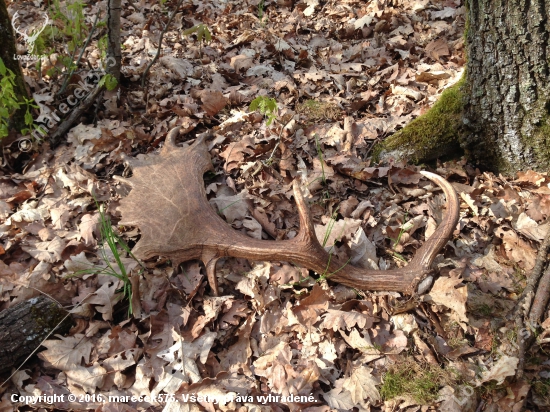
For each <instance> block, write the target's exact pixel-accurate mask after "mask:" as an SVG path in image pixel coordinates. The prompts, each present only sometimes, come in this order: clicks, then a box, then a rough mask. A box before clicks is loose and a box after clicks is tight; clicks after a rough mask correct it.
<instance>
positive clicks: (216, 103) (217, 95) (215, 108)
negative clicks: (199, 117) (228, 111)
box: [200, 90, 229, 116]
mask: <svg viewBox="0 0 550 412" xmlns="http://www.w3.org/2000/svg"><path fill="white" fill-rule="evenodd" d="M200 96H201V101H202V109H203V110H204V111H205V112H206V113H207V114H208V116H215V115H217V114H218V112H219V111H220V110H222V109H223V108H224V107H225V106H226V105H227V103H229V101H228V100H227V99H226V98H225V97H223V94H222V93H221V92H220V91H217V90H216V91H214V90H204V91H203V92H201V94H200Z"/></svg>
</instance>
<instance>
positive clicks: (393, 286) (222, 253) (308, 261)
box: [120, 128, 459, 295]
mask: <svg viewBox="0 0 550 412" xmlns="http://www.w3.org/2000/svg"><path fill="white" fill-rule="evenodd" d="M178 133H179V128H175V129H172V130H171V131H170V132H169V133H168V136H167V137H166V143H165V146H164V147H163V149H162V151H161V153H160V155H159V156H149V158H148V159H147V160H145V161H144V160H141V161H139V160H138V161H136V164H135V165H134V175H133V177H132V178H131V179H130V180H129V182H130V184H131V186H132V191H131V192H130V194H129V195H128V196H127V197H126V198H125V199H123V200H122V202H121V207H120V210H121V212H122V220H121V221H120V224H123V225H130V226H138V227H139V228H140V230H141V239H140V241H139V242H138V243H137V244H136V246H135V247H134V249H133V253H134V254H135V256H136V257H138V258H141V259H148V258H151V257H153V256H164V257H167V258H170V259H171V260H172V261H174V263H175V264H176V265H177V264H179V263H181V262H184V261H187V260H193V259H200V260H202V261H203V262H204V264H205V267H206V273H207V276H208V282H209V283H210V286H211V287H212V290H213V292H214V294H216V295H217V293H218V285H217V278H216V274H215V267H216V262H217V260H218V259H219V258H222V257H226V256H232V257H238V258H245V259H249V260H255V261H287V262H293V263H295V264H297V265H300V266H303V267H306V268H308V269H311V270H314V271H315V272H317V273H320V274H332V275H331V276H330V279H331V280H333V281H335V282H339V283H342V284H344V285H348V286H351V287H355V288H360V289H365V290H387V291H401V292H412V291H413V290H414V288H415V286H416V284H417V283H418V282H419V281H420V280H422V279H423V278H424V277H425V276H426V275H427V274H428V273H429V272H430V270H431V264H432V262H433V260H434V258H435V256H436V255H437V253H438V252H439V250H440V249H441V248H442V247H443V246H444V245H445V244H446V243H447V241H448V239H449V238H450V237H451V235H452V232H453V230H454V228H455V226H456V224H457V222H458V217H459V202H458V197H457V195H456V192H455V191H454V189H453V188H452V186H451V184H450V183H449V182H447V181H446V180H445V179H443V178H441V177H440V176H438V175H435V174H433V173H429V172H420V173H422V174H423V175H424V176H426V177H427V178H428V179H430V180H432V181H433V182H435V183H436V184H437V185H438V186H440V187H441V188H442V189H443V192H444V193H445V197H446V209H447V212H446V214H445V217H444V218H443V222H442V223H441V225H440V226H439V227H438V228H437V229H436V230H435V232H434V233H433V234H432V236H431V237H430V238H429V239H428V240H426V241H425V242H424V244H423V245H422V247H421V248H420V249H418V251H417V252H416V254H415V256H414V258H413V259H412V260H411V261H410V262H409V264H408V265H407V266H406V267H404V268H401V269H392V270H365V269H360V268H356V267H354V266H352V265H351V264H345V262H340V261H338V260H337V259H336V258H334V257H333V256H332V257H331V256H330V255H329V254H328V253H327V252H326V251H325V249H324V248H323V247H322V246H321V245H320V244H319V241H318V240H317V237H316V236H315V231H314V229H313V224H312V221H311V218H310V215H309V209H308V206H307V205H306V202H305V200H304V197H303V195H302V192H301V190H300V188H299V186H298V184H297V183H296V182H294V185H293V188H294V197H295V199H296V204H297V206H298V213H299V215H300V231H299V233H298V235H297V236H296V237H295V238H293V239H290V240H281V241H270V240H258V239H254V238H251V237H248V236H246V235H244V234H242V233H240V232H237V231H235V230H233V229H232V228H231V227H230V226H229V225H228V224H227V223H226V222H225V221H224V220H223V219H222V218H221V217H220V216H219V215H218V214H216V212H215V211H214V210H213V208H212V207H211V206H210V204H209V203H208V200H207V198H206V192H205V189H204V184H203V174H204V173H205V172H207V171H209V170H212V169H213V167H212V161H211V159H210V154H209V153H208V150H207V148H206V144H205V141H204V140H205V139H204V136H202V137H199V138H197V140H196V141H195V143H193V144H192V145H190V146H187V147H177V146H176V145H175V138H176V136H177V135H178Z"/></svg>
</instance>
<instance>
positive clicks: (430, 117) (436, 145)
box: [373, 76, 465, 163]
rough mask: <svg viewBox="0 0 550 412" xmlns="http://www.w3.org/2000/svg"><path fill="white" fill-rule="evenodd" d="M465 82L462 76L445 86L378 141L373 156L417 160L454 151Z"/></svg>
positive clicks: (457, 140)
mask: <svg viewBox="0 0 550 412" xmlns="http://www.w3.org/2000/svg"><path fill="white" fill-rule="evenodd" d="M464 83H465V76H463V77H462V79H461V80H460V81H459V82H458V83H456V84H455V85H453V86H452V87H449V88H448V89H446V90H445V91H444V92H443V93H442V94H441V97H440V98H439V100H438V101H437V102H436V103H435V104H434V105H433V107H432V108H431V109H430V110H429V111H428V112H426V113H425V114H423V115H422V116H420V117H418V118H416V119H414V120H413V121H412V122H410V123H409V124H408V125H407V126H405V127H404V128H403V129H401V130H399V131H398V132H397V133H395V134H393V135H392V136H390V137H388V138H387V139H386V140H384V141H383V142H380V143H378V144H377V145H376V146H375V147H374V149H373V159H374V160H375V161H380V160H384V159H386V158H389V157H393V158H396V159H404V160H411V161H413V162H416V163H420V162H424V161H429V160H433V159H435V158H437V157H441V156H447V155H450V154H456V151H457V150H458V149H459V147H460V146H459V139H458V138H459V134H460V130H461V126H462V113H463V109H464V94H463V91H462V86H463V85H464Z"/></svg>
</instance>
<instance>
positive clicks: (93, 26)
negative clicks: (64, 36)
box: [57, 13, 99, 96]
mask: <svg viewBox="0 0 550 412" xmlns="http://www.w3.org/2000/svg"><path fill="white" fill-rule="evenodd" d="M98 20H99V13H98V14H96V15H95V20H94V24H93V25H92V28H91V30H90V34H89V35H88V38H87V39H86V43H84V45H83V46H82V50H80V54H79V55H78V59H76V63H75V65H74V67H73V68H72V69H71V70H70V71H69V72H68V73H67V76H66V77H65V81H64V82H63V86H61V89H60V90H59V91H58V92H57V96H59V95H61V93H63V92H64V91H65V89H66V88H67V85H68V83H69V80H70V79H71V76H72V75H73V73H74V71H75V70H76V69H77V68H78V63H80V59H82V56H83V55H84V51H85V50H86V47H88V44H89V43H90V40H92V36H93V35H94V32H95V28H96V26H97V21H98ZM75 52H76V49H75V51H74V52H73V57H74V53H75ZM71 60H72V58H71Z"/></svg>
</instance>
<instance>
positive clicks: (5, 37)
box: [0, 0, 29, 131]
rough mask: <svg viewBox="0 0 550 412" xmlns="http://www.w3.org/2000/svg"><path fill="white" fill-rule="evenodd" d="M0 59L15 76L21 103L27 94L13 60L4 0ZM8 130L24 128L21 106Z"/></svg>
mask: <svg viewBox="0 0 550 412" xmlns="http://www.w3.org/2000/svg"><path fill="white" fill-rule="evenodd" d="M0 42H1V43H2V46H1V47H0V58H1V59H2V61H3V62H4V64H5V65H6V67H7V68H8V69H9V70H11V71H12V72H13V73H14V74H15V86H14V88H15V90H14V91H15V93H16V95H17V97H18V98H19V101H23V98H28V97H29V93H28V91H27V87H26V85H25V79H24V78H23V72H22V71H21V66H20V65H19V60H16V59H14V56H17V50H16V48H15V34H14V33H13V27H12V25H11V19H10V16H9V14H8V9H7V7H6V3H5V1H4V0H0ZM9 127H10V129H12V128H14V129H16V130H18V131H19V130H21V129H23V128H24V127H25V107H24V106H22V107H21V108H20V109H19V110H17V111H16V112H15V113H14V114H13V116H12V117H11V121H10V125H9Z"/></svg>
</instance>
